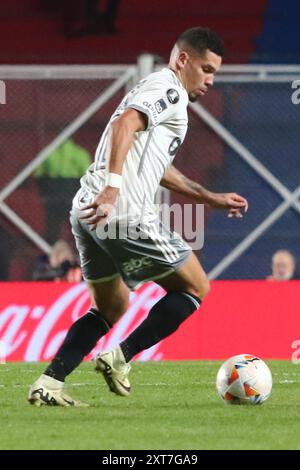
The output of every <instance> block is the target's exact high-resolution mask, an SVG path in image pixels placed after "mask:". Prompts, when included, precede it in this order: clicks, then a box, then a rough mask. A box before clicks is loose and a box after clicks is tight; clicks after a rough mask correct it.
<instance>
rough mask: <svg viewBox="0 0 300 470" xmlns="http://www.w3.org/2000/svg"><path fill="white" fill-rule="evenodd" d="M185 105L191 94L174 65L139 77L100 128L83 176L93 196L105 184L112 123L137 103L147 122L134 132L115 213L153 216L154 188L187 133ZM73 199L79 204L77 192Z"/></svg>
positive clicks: (154, 212) (134, 219) (119, 216)
mask: <svg viewBox="0 0 300 470" xmlns="http://www.w3.org/2000/svg"><path fill="white" fill-rule="evenodd" d="M187 105H188V94H187V92H186V90H185V89H184V88H183V86H182V84H181V82H180V81H179V80H178V78H177V77H176V75H175V73H174V72H173V71H172V70H170V69H168V68H164V69H163V70H161V71H160V72H156V73H152V74H150V75H149V76H148V77H147V78H145V79H144V80H141V81H140V82H139V83H138V84H137V85H136V86H135V87H134V88H133V89H132V90H131V91H130V92H129V93H128V94H127V95H126V96H125V97H124V99H123V100H122V102H121V103H120V105H119V106H118V108H117V109H116V111H115V112H114V114H113V115H112V117H111V119H110V121H109V123H108V125H107V127H106V129H105V131H104V133H103V134H102V137H101V140H100V142H99V145H98V147H97V150H96V155H95V162H94V163H93V164H92V165H91V166H90V167H89V169H88V170H87V172H86V174H85V175H84V176H83V177H82V178H81V186H82V188H84V189H85V192H86V193H87V194H89V195H93V196H94V195H95V194H98V193H99V192H100V191H101V190H102V189H103V187H104V186H105V176H106V174H107V173H108V163H109V151H110V149H109V148H108V147H109V145H108V135H109V130H110V126H111V124H112V122H113V121H114V120H115V119H117V118H118V117H119V116H120V115H121V114H122V113H123V112H124V111H125V110H126V109H128V108H134V109H136V110H138V111H141V112H143V113H145V114H146V116H147V118H148V126H147V129H146V130H144V131H142V132H137V133H136V134H135V136H134V139H133V143H132V146H131V148H130V150H129V152H128V154H127V156H126V160H125V163H124V167H123V173H122V176H123V178H122V187H121V189H120V193H119V200H118V214H117V217H118V219H119V220H120V221H121V220H122V217H123V216H124V215H125V214H126V217H127V220H129V222H130V221H136V220H138V219H139V218H141V217H143V219H144V218H145V217H146V219H147V220H151V219H153V218H155V217H156V211H155V208H154V204H153V203H154V199H155V194H156V191H157V189H158V187H159V184H160V181H161V179H162V177H163V175H164V173H165V171H166V169H167V168H168V167H169V166H170V165H171V163H172V161H173V159H174V157H175V155H176V152H177V150H178V148H179V146H180V145H181V144H182V142H183V140H184V138H185V135H186V131H187V123H188V117H187ZM74 203H75V205H77V206H80V204H79V203H78V198H77V204H76V197H75V200H74Z"/></svg>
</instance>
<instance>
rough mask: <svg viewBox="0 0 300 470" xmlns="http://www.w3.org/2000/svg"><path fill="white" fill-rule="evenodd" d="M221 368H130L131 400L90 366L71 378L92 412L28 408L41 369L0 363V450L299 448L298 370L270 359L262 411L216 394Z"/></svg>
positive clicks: (72, 389) (198, 364) (206, 364)
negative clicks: (227, 402) (30, 388)
mask: <svg viewBox="0 0 300 470" xmlns="http://www.w3.org/2000/svg"><path fill="white" fill-rule="evenodd" d="M219 365H220V363H219V362H211V361H194V362H161V363H144V364H141V363H134V364H133V369H132V372H131V377H130V378H131V382H132V388H133V390H132V395H131V396H130V397H127V398H123V397H118V396H115V395H114V394H112V393H111V392H109V391H108V389H107V386H106V384H105V382H104V381H103V378H102V377H101V376H99V375H97V374H95V373H94V371H93V367H92V365H91V364H83V365H81V367H80V368H79V369H78V370H77V371H75V372H74V373H73V374H72V375H71V376H70V378H69V380H68V392H69V393H70V394H72V395H73V396H74V397H75V398H79V399H82V400H84V401H86V402H88V403H89V404H90V407H89V408H86V409H80V408H60V407H53V408H50V407H41V408H36V407H33V406H30V405H29V404H28V403H27V401H26V398H27V392H28V386H29V384H30V383H31V382H33V381H34V379H35V378H36V377H37V376H38V375H39V374H40V373H41V372H42V371H43V370H44V368H45V365H44V364H23V363H8V364H3V365H0V422H1V426H0V449H99V450H100V449H101V450H116V449H120V450H137V449H145V450H153V449H157V450H169V449H181V450H182V449H192V450H196V449H197V450H201V449H298V450H299V449H300V398H299V397H300V393H299V391H300V365H299V366H297V365H293V364H292V363H290V362H288V361H269V362H268V365H269V366H270V368H271V370H272V373H273V380H274V385H273V393H272V396H271V397H270V398H269V399H268V401H267V402H266V403H264V404H263V405H261V406H227V405H225V404H223V403H222V401H221V400H220V399H219V397H218V396H217V393H216V391H215V376H216V373H217V371H218V368H219Z"/></svg>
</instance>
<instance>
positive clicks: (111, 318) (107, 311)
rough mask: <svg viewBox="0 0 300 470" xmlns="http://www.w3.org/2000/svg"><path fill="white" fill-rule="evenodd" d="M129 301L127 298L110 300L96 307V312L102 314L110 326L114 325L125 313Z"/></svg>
mask: <svg viewBox="0 0 300 470" xmlns="http://www.w3.org/2000/svg"><path fill="white" fill-rule="evenodd" d="M128 304H129V299H128V298H127V297H122V298H117V299H111V300H110V301H109V302H105V303H103V302H102V303H101V305H99V306H98V305H97V308H98V310H99V311H100V312H101V313H102V314H103V316H104V317H105V318H106V319H107V321H108V322H109V323H110V324H112V325H113V324H115V323H116V322H117V321H118V320H119V319H120V318H121V317H122V316H123V315H124V313H125V312H126V311H127V309H128Z"/></svg>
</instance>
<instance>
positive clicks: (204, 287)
mask: <svg viewBox="0 0 300 470" xmlns="http://www.w3.org/2000/svg"><path fill="white" fill-rule="evenodd" d="M199 290H200V292H199V297H200V299H201V300H203V299H204V298H205V297H206V296H207V295H208V294H209V292H210V282H209V279H208V278H206V279H205V281H204V282H203V283H202V285H201V288H200V289H199Z"/></svg>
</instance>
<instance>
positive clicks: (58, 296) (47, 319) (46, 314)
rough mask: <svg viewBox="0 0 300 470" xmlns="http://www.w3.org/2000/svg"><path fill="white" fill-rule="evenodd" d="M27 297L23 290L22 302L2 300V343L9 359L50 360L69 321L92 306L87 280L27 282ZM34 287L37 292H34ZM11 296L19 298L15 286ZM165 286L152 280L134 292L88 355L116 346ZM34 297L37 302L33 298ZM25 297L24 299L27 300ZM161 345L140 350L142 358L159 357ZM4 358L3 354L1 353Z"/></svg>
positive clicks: (136, 323)
mask: <svg viewBox="0 0 300 470" xmlns="http://www.w3.org/2000/svg"><path fill="white" fill-rule="evenodd" d="M28 286H30V288H29V287H28V291H27V294H28V300H27V301H26V297H27V296H26V293H24V291H23V292H22V295H21V294H20V298H21V299H22V302H14V303H12V302H10V295H9V293H8V297H7V298H6V302H5V303H4V305H3V300H1V302H0V344H2V350H3V351H4V350H5V356H6V359H7V360H16V361H21V360H24V361H49V360H50V359H51V358H52V357H53V355H54V354H55V353H56V351H57V349H58V347H59V346H60V344H61V343H62V341H63V339H64V337H65V335H66V333H67V331H68V329H69V327H70V325H71V324H72V323H73V322H74V321H75V320H77V319H78V318H79V317H80V316H82V315H83V314H84V313H85V312H86V311H87V310H88V309H89V306H90V298H89V294H88V291H87V288H86V286H85V284H76V285H71V286H70V284H63V283H61V284H60V285H59V286H57V285H56V286H55V285H54V286H55V287H54V286H53V285H51V288H50V289H49V287H50V284H48V285H47V286H46V285H44V284H34V283H32V284H28ZM33 291H34V296H33V295H32V293H33ZM13 292H14V295H11V298H16V290H13V291H12V294H13ZM162 294H163V290H162V289H161V288H160V287H159V286H157V285H155V284H153V283H149V284H146V285H144V286H143V287H142V288H141V289H140V290H139V291H137V292H134V293H132V294H131V299H130V307H129V309H128V311H127V313H126V314H125V315H124V316H123V317H122V319H121V320H120V321H119V322H118V323H117V324H116V325H115V326H114V328H113V329H112V330H111V332H110V333H109V334H108V335H106V336H105V337H103V338H102V339H101V340H100V342H99V343H98V344H97V346H96V348H95V349H94V351H92V353H91V354H90V355H89V358H90V357H91V356H92V355H93V354H95V352H96V351H98V350H99V349H101V350H108V349H111V348H112V347H114V346H116V344H118V343H119V342H120V341H122V339H124V338H125V336H127V334H129V333H130V332H131V331H132V330H133V329H134V328H135V327H136V326H137V325H138V324H139V323H140V322H141V321H142V320H143V319H144V318H145V316H146V315H147V314H148V311H149V309H150V308H151V306H152V305H153V304H154V303H155V302H157V300H158V299H159V298H160V297H161V296H162ZM32 297H34V299H36V301H35V302H32V301H30V299H31V298H32ZM24 299H25V301H24ZM157 348H158V345H156V347H154V348H151V349H150V350H147V351H145V352H144V353H142V354H141V359H143V360H146V359H149V358H150V357H151V358H156V359H159V358H160V356H157V355H156V351H157ZM0 360H1V357H0Z"/></svg>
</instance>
